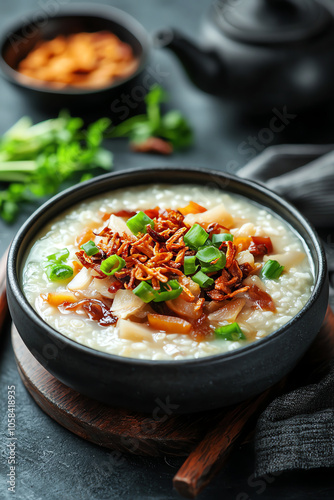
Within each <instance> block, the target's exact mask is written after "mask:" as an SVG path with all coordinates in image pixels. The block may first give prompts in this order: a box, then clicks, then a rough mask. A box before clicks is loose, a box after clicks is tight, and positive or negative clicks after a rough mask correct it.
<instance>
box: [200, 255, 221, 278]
mask: <svg viewBox="0 0 334 500" xmlns="http://www.w3.org/2000/svg"><path fill="white" fill-rule="evenodd" d="M220 254H221V256H220V257H219V259H218V260H217V262H215V263H214V264H203V265H202V267H201V271H202V272H203V273H215V272H217V271H220V270H221V269H224V267H225V264H226V255H225V254H224V253H223V252H220Z"/></svg>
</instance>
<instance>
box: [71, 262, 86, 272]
mask: <svg viewBox="0 0 334 500" xmlns="http://www.w3.org/2000/svg"><path fill="white" fill-rule="evenodd" d="M72 266H73V270H74V274H78V272H79V271H81V269H82V268H83V265H82V264H81V262H78V261H77V260H73V261H72Z"/></svg>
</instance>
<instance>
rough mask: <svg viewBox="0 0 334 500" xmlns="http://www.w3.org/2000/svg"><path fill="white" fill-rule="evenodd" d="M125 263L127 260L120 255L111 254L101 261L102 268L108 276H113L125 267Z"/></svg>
mask: <svg viewBox="0 0 334 500" xmlns="http://www.w3.org/2000/svg"><path fill="white" fill-rule="evenodd" d="M125 265H126V263H125V260H124V259H122V257H119V255H110V257H108V258H107V259H105V260H104V261H103V262H101V266H100V269H101V271H102V272H103V273H104V274H106V275H107V276H112V275H114V274H115V273H117V272H118V271H120V270H121V269H123V267H125Z"/></svg>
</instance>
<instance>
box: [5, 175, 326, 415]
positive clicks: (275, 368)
mask: <svg viewBox="0 0 334 500" xmlns="http://www.w3.org/2000/svg"><path fill="white" fill-rule="evenodd" d="M171 181H172V182H173V183H178V184H180V183H188V184H189V183H192V184H193V183H196V184H199V185H206V186H214V187H218V188H220V189H226V190H228V191H229V192H231V193H237V194H241V195H244V196H246V197H247V198H249V199H251V200H254V201H256V202H258V203H260V204H261V205H263V206H265V207H267V208H269V209H270V210H272V211H273V212H275V213H276V214H278V215H280V216H281V217H282V218H283V219H284V220H285V221H287V222H288V223H289V224H290V225H291V226H292V227H293V228H294V229H295V230H296V231H297V232H298V233H299V234H300V235H301V236H302V237H303V239H304V240H305V242H306V244H307V246H308V248H309V251H310V254H311V258H312V260H313V262H314V265H315V285H314V290H313V292H312V296H311V298H310V299H309V301H308V303H307V304H306V305H305V307H304V308H303V309H302V310H301V311H300V312H299V313H298V314H297V315H296V316H295V317H294V318H293V319H292V320H291V321H290V322H289V323H287V324H286V325H285V326H283V327H282V328H280V329H279V330H277V331H276V332H274V333H272V334H270V335H268V336H267V337H265V338H263V339H261V340H259V341H257V342H254V343H253V344H250V345H248V346H246V347H242V348H240V349H238V350H236V351H233V352H229V353H224V354H219V355H215V356H210V357H205V358H200V359H194V360H184V361H172V362H171V361H143V360H138V359H131V358H124V357H120V356H115V355H110V354H106V353H103V352H99V351H97V350H94V349H91V348H89V347H85V346H83V345H81V344H78V343H76V342H74V341H73V340H70V339H69V338H67V337H65V336H63V335H62V334H60V333H59V332H57V331H55V330H54V329H53V328H51V327H50V326H49V325H47V324H46V323H45V322H44V321H43V320H42V319H41V318H40V317H39V316H38V315H37V314H36V312H35V311H34V309H33V308H32V307H31V306H30V304H29V303H28V302H27V300H26V299H25V297H24V295H23V293H22V290H21V286H20V276H21V270H22V266H23V265H24V255H25V253H26V251H27V249H28V247H29V245H30V243H31V242H32V241H33V240H34V238H35V237H36V235H37V233H38V231H39V230H41V229H42V228H43V226H45V225H46V224H47V223H48V222H49V221H50V219H52V218H53V217H55V216H57V215H59V213H61V212H62V211H63V210H66V209H68V208H69V207H71V206H72V205H74V204H76V203H78V202H80V201H82V200H86V199H87V198H89V197H90V196H94V195H97V194H101V193H103V192H106V191H111V190H114V189H118V188H122V187H128V186H137V185H140V184H149V183H151V182H159V183H171ZM7 289H8V304H9V308H10V312H11V315H12V318H13V321H14V323H15V325H16V327H17V330H18V331H19V333H20V335H21V337H22V339H23V341H24V342H25V344H26V345H27V347H28V348H29V349H30V351H31V352H32V353H33V355H34V356H35V357H36V358H37V360H38V361H39V362H40V363H41V364H42V365H43V366H44V367H45V368H46V369H47V370H48V371H49V372H50V373H52V374H53V375H54V376H55V377H57V378H58V379H59V380H61V381H62V382H63V383H65V384H66V385H68V386H70V387H72V388H74V389H76V390H77V391H79V392H81V393H83V394H85V395H87V396H90V397H92V398H95V399H98V400H100V401H103V402H106V403H109V404H112V405H115V406H124V407H127V408H130V409H135V410H140V411H149V410H152V408H154V407H156V406H157V400H158V399H159V401H160V403H158V404H160V405H161V404H162V403H166V401H167V403H166V404H167V405H168V404H169V403H170V404H171V405H173V406H172V407H171V408H172V411H177V412H182V413H184V412H196V411H200V410H204V409H205V410H209V409H213V408H217V407H220V406H224V405H229V404H232V403H237V402H239V401H241V400H244V399H246V398H248V397H250V396H254V395H256V394H258V393H260V392H261V391H264V390H265V389H267V388H268V387H270V386H272V385H273V384H275V383H276V382H278V381H279V380H280V379H281V378H282V377H284V376H285V375H286V374H287V373H288V372H289V371H290V370H291V369H292V368H293V367H294V366H295V364H296V363H297V361H298V360H299V359H300V357H301V356H302V355H303V354H304V352H305V351H306V350H307V348H308V347H309V346H310V344H311V342H312V340H313V339H314V338H315V336H316V334H317V332H318V330H319V328H320V326H321V324H322V321H323V319H324V316H325V312H326V308H327V304H328V281H327V272H326V260H325V255H324V252H323V249H322V247H321V244H320V242H319V239H318V237H317V235H316V234H315V232H314V230H313V228H312V227H311V226H310V224H309V223H308V222H307V221H306V220H305V219H304V217H303V216H302V215H301V214H300V213H299V212H298V211H297V210H296V209H294V208H293V207H292V206H291V205H289V204H288V203H287V202H285V201H284V200H282V199H281V198H280V197H279V196H277V195H276V194H274V193H273V192H271V191H269V190H268V189H266V188H265V187H263V186H260V185H257V184H256V183H254V182H250V181H247V180H240V179H238V178H236V177H233V176H230V175H227V174H224V173H220V172H216V171H208V170H204V169H189V170H181V169H166V168H156V169H150V170H130V171H126V172H116V173H113V174H107V175H104V176H102V177H98V178H96V179H93V180H91V181H88V182H85V183H83V184H80V185H77V186H75V187H74V188H71V189H69V190H67V191H64V192H62V193H61V194H59V195H57V196H55V197H54V198H53V199H52V200H50V201H49V202H47V203H46V204H45V205H43V206H42V207H41V208H40V209H39V210H37V211H36V212H35V213H34V214H33V215H32V216H31V217H30V219H28V221H27V222H26V223H25V224H24V225H23V227H22V228H21V229H20V231H19V232H18V234H17V235H16V237H15V238H14V241H13V243H12V245H11V248H10V251H9V256H8V285H7ZM161 402H162V403H161Z"/></svg>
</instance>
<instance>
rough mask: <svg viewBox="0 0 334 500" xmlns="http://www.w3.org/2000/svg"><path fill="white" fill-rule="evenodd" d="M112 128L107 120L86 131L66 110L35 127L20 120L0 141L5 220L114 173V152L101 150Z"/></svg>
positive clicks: (1, 201) (2, 214)
mask: <svg viewBox="0 0 334 500" xmlns="http://www.w3.org/2000/svg"><path fill="white" fill-rule="evenodd" d="M109 125H110V120H109V119H107V118H102V119H100V120H98V121H97V122H95V123H93V124H91V125H89V126H88V128H87V129H86V130H84V129H83V120H82V119H81V118H72V117H71V116H69V115H68V114H66V113H65V112H61V113H60V114H59V117H58V118H54V119H50V120H46V121H43V122H40V123H38V124H36V125H33V124H32V122H31V120H30V119H29V118H28V117H23V118H21V119H20V120H19V121H18V122H17V123H16V124H15V125H14V126H13V127H12V128H11V129H10V130H8V131H7V132H6V133H5V134H4V135H3V137H2V138H1V139H0V217H1V218H2V219H4V220H5V221H6V222H13V221H14V220H15V217H16V216H17V214H18V211H19V208H20V206H21V204H22V203H24V202H32V201H35V200H37V199H38V198H43V197H47V196H51V195H53V194H55V193H56V192H57V191H59V189H62V188H63V187H67V186H68V185H69V184H70V183H74V182H78V181H80V180H88V179H89V178H91V177H92V176H93V175H94V174H96V173H97V172H98V170H97V168H102V169H105V170H110V167H111V166H112V154H111V153H110V152H109V151H107V150H106V149H103V148H102V147H101V142H102V139H103V136H104V134H105V131H106V129H107V128H108V127H109Z"/></svg>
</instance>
